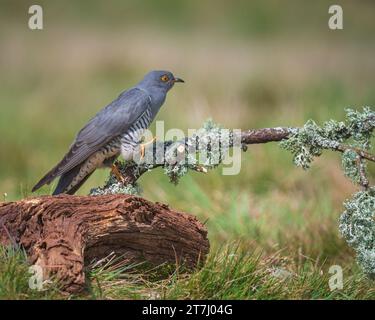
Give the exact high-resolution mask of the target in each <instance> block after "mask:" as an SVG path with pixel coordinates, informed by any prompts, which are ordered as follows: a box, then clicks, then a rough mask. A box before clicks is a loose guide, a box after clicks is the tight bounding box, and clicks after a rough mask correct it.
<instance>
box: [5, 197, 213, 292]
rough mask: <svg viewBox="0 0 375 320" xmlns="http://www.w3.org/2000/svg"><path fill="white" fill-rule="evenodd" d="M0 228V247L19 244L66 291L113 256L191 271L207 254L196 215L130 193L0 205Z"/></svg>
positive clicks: (76, 289)
mask: <svg viewBox="0 0 375 320" xmlns="http://www.w3.org/2000/svg"><path fill="white" fill-rule="evenodd" d="M0 229H1V230H0V244H3V245H21V246H22V247H23V248H24V249H25V250H26V253H27V255H28V258H29V262H30V263H31V264H36V265H39V266H41V267H42V270H43V273H44V277H45V278H48V277H50V276H52V275H53V276H54V278H56V279H57V280H58V281H59V283H60V284H61V285H62V290H63V291H65V292H68V293H77V292H81V291H82V290H84V288H85V268H86V266H88V265H89V264H90V263H91V262H92V261H93V260H94V259H96V260H100V259H103V258H105V257H107V256H108V255H109V254H112V253H114V254H115V255H116V256H121V259H123V260H124V262H126V263H138V262H143V261H146V262H148V263H150V264H152V265H159V264H163V263H165V262H167V263H173V264H176V263H178V264H179V265H180V264H183V265H184V266H187V267H188V268H195V267H197V266H198V265H199V264H200V263H201V262H204V260H205V257H206V255H207V253H208V251H209V242H208V240H207V230H206V228H205V226H204V225H203V224H202V223H200V222H199V221H198V220H197V219H196V218H195V217H194V216H191V215H189V214H186V213H183V212H178V211H175V210H172V209H170V208H169V207H168V206H167V205H164V204H160V203H152V202H150V201H147V200H145V199H143V198H140V197H136V196H130V195H108V196H96V197H92V196H69V195H60V196H54V197H52V196H43V197H38V198H30V199H25V200H22V201H18V202H8V203H0Z"/></svg>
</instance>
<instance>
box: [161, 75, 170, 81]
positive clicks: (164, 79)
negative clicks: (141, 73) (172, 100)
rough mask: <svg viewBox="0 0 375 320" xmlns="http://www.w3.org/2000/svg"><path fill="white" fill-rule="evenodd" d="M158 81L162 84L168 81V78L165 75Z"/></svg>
mask: <svg viewBox="0 0 375 320" xmlns="http://www.w3.org/2000/svg"><path fill="white" fill-rule="evenodd" d="M160 80H161V81H163V82H167V81H169V77H168V76H167V75H166V74H165V75H164V76H162V77H161V78H160Z"/></svg>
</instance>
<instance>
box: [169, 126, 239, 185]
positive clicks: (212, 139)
mask: <svg viewBox="0 0 375 320" xmlns="http://www.w3.org/2000/svg"><path fill="white" fill-rule="evenodd" d="M231 139H232V135H231V133H230V131H229V130H227V129H224V128H223V127H222V126H221V125H219V124H217V123H215V122H214V121H213V120H212V119H208V120H206V121H205V122H204V124H203V127H202V128H200V129H198V130H197V131H196V132H195V133H194V134H193V135H192V136H191V137H189V138H187V139H186V140H185V142H184V144H181V142H176V143H174V144H173V145H172V146H171V147H169V148H168V150H167V152H166V154H165V160H166V161H165V165H164V173H165V174H166V175H167V176H168V177H169V180H170V181H171V182H172V183H174V184H177V183H178V182H179V180H180V178H181V177H183V176H184V175H185V174H186V173H187V172H188V171H189V170H190V169H192V170H195V171H200V170H201V171H204V172H206V171H208V170H211V169H214V168H216V167H217V166H218V165H219V164H220V163H221V161H222V160H223V158H224V156H225V155H226V154H227V152H228V150H229V147H230V145H231V144H232V140H231ZM181 151H182V152H181ZM198 157H199V158H198Z"/></svg>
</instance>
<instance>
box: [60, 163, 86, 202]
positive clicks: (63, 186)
mask: <svg viewBox="0 0 375 320" xmlns="http://www.w3.org/2000/svg"><path fill="white" fill-rule="evenodd" d="M81 166H82V164H80V165H78V166H76V167H74V168H73V169H71V170H70V171H68V172H67V173H64V174H63V175H62V176H61V177H60V180H59V183H58V184H57V187H56V189H55V191H54V192H53V195H58V194H60V193H66V194H74V193H76V192H77V190H78V189H79V188H80V187H81V186H82V185H83V184H84V183H85V182H86V180H87V179H88V178H89V177H90V176H91V174H92V173H93V172H91V173H89V174H88V175H87V176H85V177H84V178H83V179H82V180H80V181H78V182H77V183H76V184H74V185H72V182H73V180H74V178H75V177H76V176H77V175H78V173H79V171H80V169H81Z"/></svg>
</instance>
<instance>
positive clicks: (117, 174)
mask: <svg viewBox="0 0 375 320" xmlns="http://www.w3.org/2000/svg"><path fill="white" fill-rule="evenodd" d="M111 173H112V174H113V175H114V176H115V177H116V179H117V180H118V181H119V182H121V183H122V184H125V178H124V176H123V175H122V174H121V172H120V170H119V168H118V167H117V165H116V163H113V164H112V168H111Z"/></svg>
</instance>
